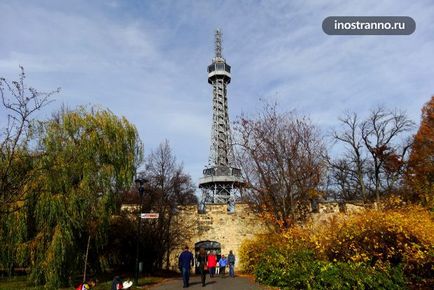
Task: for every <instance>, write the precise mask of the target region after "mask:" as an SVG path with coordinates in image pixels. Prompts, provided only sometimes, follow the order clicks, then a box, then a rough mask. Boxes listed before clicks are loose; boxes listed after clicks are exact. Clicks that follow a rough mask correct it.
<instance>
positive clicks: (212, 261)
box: [208, 251, 217, 278]
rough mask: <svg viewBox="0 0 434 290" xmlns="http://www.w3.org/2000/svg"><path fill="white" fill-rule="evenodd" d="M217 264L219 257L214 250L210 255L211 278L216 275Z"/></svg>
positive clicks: (209, 268)
mask: <svg viewBox="0 0 434 290" xmlns="http://www.w3.org/2000/svg"><path fill="white" fill-rule="evenodd" d="M216 264H217V257H216V255H215V251H212V252H211V254H210V255H209V256H208V271H209V276H210V277H211V278H212V277H214V274H215V267H216Z"/></svg>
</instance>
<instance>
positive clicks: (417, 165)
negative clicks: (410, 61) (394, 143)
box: [406, 96, 434, 207]
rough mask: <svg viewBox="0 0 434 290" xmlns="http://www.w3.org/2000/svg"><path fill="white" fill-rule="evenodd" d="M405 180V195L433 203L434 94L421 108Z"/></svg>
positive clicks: (415, 199)
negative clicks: (406, 189) (406, 187)
mask: <svg viewBox="0 0 434 290" xmlns="http://www.w3.org/2000/svg"><path fill="white" fill-rule="evenodd" d="M406 182H407V184H408V185H409V187H410V189H409V190H408V192H407V197H408V198H410V199H411V200H413V201H418V202H421V203H422V204H424V205H428V206H431V207H433V205H434V198H433V195H434V96H433V97H431V100H430V101H429V102H428V103H426V104H425V106H424V107H423V108H422V120H421V123H420V127H419V130H418V131H417V133H416V135H415V136H414V141H413V146H412V150H411V154H410V160H409V166H408V171H407V172H406Z"/></svg>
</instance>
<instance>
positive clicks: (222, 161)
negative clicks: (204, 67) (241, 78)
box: [199, 30, 244, 212]
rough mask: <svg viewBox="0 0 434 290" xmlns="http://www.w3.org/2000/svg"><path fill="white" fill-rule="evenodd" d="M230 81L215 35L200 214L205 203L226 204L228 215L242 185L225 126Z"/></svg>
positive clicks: (218, 37)
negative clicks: (208, 143) (208, 145)
mask: <svg viewBox="0 0 434 290" xmlns="http://www.w3.org/2000/svg"><path fill="white" fill-rule="evenodd" d="M230 82H231V66H230V65H228V64H227V63H226V60H225V59H224V58H223V56H222V33H221V31H220V30H217V31H216V33H215V57H214V58H213V60H212V63H211V65H209V66H208V83H209V84H211V85H212V88H213V99H212V104H213V119H212V131H211V148H210V155H209V160H208V166H207V168H205V169H204V170H203V177H202V178H201V179H200V180H199V188H200V189H201V190H202V200H201V204H200V206H201V208H200V210H201V211H204V210H205V207H206V204H221V203H226V204H228V211H229V212H232V211H233V210H234V206H235V200H236V198H237V196H239V193H240V190H241V188H242V187H243V185H244V181H243V178H242V176H241V170H240V169H238V168H236V167H235V160H234V153H233V147H232V138H231V131H230V126H229V113H228V97H227V85H228V84H229V83H230Z"/></svg>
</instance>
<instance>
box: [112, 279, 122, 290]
mask: <svg viewBox="0 0 434 290" xmlns="http://www.w3.org/2000/svg"><path fill="white" fill-rule="evenodd" d="M122 283H123V280H122V278H121V276H115V277H114V278H113V282H112V288H111V290H119V289H122V288H123V287H122V286H123V285H122Z"/></svg>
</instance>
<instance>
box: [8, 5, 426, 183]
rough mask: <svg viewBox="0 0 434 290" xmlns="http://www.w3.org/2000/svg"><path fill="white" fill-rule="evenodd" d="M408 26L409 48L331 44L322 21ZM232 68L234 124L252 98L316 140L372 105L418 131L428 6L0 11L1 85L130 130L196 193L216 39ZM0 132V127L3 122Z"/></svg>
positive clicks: (346, 39) (405, 41)
mask: <svg viewBox="0 0 434 290" xmlns="http://www.w3.org/2000/svg"><path fill="white" fill-rule="evenodd" d="M351 15H360V16H380V15H385V16H389V15H390V16H395V15H397V16H398V15H399V16H410V17H412V18H413V19H414V20H415V22H416V31H415V32H414V33H413V34H412V35H409V36H329V35H326V34H325V33H324V32H323V31H322V28H321V24H322V21H323V20H324V18H326V17H328V16H351ZM217 27H219V28H221V29H222V31H223V56H224V57H225V58H226V60H227V62H228V63H229V64H230V65H232V82H231V84H230V85H229V88H228V95H229V110H230V116H231V121H233V120H235V117H236V116H238V115H240V114H241V113H247V114H250V113H254V112H255V111H256V110H258V109H259V108H260V107H261V101H259V99H260V98H262V99H266V100H271V101H278V102H279V104H280V107H281V108H282V110H293V109H295V110H297V111H298V112H299V113H302V114H306V115H308V116H310V117H311V119H312V120H313V121H314V122H315V123H316V124H317V125H319V126H320V127H321V128H322V129H324V131H327V130H330V129H331V128H333V127H334V126H336V125H337V122H338V117H339V116H341V115H342V114H343V113H344V112H345V111H352V112H357V113H358V114H360V115H361V116H364V115H366V114H368V112H369V109H371V108H373V107H374V106H377V105H384V106H385V107H387V108H395V107H396V108H399V109H402V110H406V111H407V113H408V115H409V117H410V118H411V119H413V120H414V121H415V122H417V123H419V120H420V109H421V107H422V106H423V104H424V103H425V102H427V101H428V100H429V99H430V97H431V96H432V95H434V2H433V1H432V0H419V1H407V0H399V1H398V0H384V1H380V0H368V1H349V0H329V1H305V0H299V1H199V0H197V1H186V0H181V1H132V0H130V1H126V0H125V1H115V0H112V1H109V0H106V1H85V0H83V1H80V0H77V1H55V0H53V1H39V0H37V1H12V0H10V1H6V0H0V37H1V38H0V76H3V77H6V78H8V79H16V78H17V75H18V72H19V69H18V65H23V66H24V67H25V70H26V73H27V75H28V78H27V83H28V84H30V85H32V86H33V87H35V88H37V89H39V90H42V91H48V90H51V89H55V88H57V87H61V89H62V91H61V93H60V94H59V95H57V96H56V97H55V100H56V101H55V102H54V103H52V104H51V105H50V106H49V107H48V108H46V109H45V111H44V112H42V113H41V114H40V116H39V117H40V118H44V117H47V116H49V115H50V114H51V113H52V112H54V111H55V110H56V109H58V108H60V106H61V105H62V104H65V105H68V106H69V107H75V106H77V105H98V106H102V107H105V108H108V109H110V110H111V111H112V112H114V113H115V114H117V115H123V116H125V117H126V118H127V119H128V120H129V121H130V122H132V123H133V124H135V125H136V126H137V128H138V131H139V133H140V136H141V139H142V140H143V142H144V144H145V153H149V151H150V150H151V149H153V148H155V147H156V146H157V145H158V144H159V143H160V142H161V141H163V140H164V139H168V140H169V141H170V144H171V146H172V148H173V150H174V153H175V154H176V156H177V158H178V160H179V161H182V162H183V163H184V166H185V169H186V171H187V172H188V173H190V174H191V175H192V177H193V180H194V182H195V183H197V179H198V178H199V177H200V176H201V172H202V169H203V168H204V166H205V165H206V164H207V160H208V153H209V152H208V151H209V147H210V136H211V132H210V129H211V87H210V86H209V85H208V83H207V73H206V67H207V65H208V64H210V63H211V59H212V57H213V53H214V48H213V37H214V30H215V29H216V28H217ZM0 113H1V114H2V116H1V118H0V120H1V122H3V123H1V124H4V115H5V114H4V111H0Z"/></svg>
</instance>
